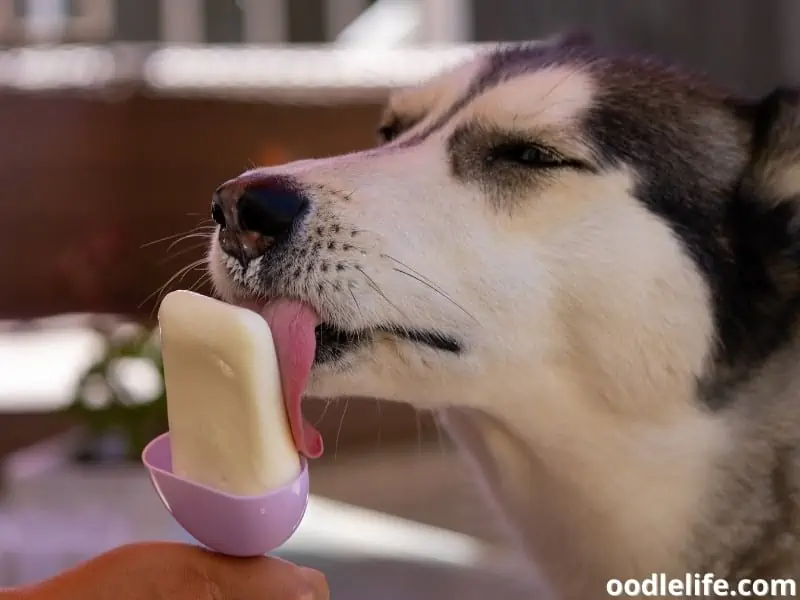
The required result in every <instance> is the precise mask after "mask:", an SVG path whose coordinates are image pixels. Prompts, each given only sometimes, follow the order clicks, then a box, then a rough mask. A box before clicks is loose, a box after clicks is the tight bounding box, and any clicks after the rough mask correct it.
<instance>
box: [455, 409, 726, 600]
mask: <svg viewBox="0 0 800 600" xmlns="http://www.w3.org/2000/svg"><path fill="white" fill-rule="evenodd" d="M518 416H519V419H520V420H519V421H516V422H515V423H509V422H503V421H501V420H499V419H497V418H495V417H492V416H490V415H489V414H487V413H486V412H483V411H477V410H471V409H457V408H453V409H447V410H444V411H442V413H441V415H440V417H441V420H442V421H443V423H444V424H445V426H446V427H447V429H448V430H449V432H450V434H451V435H452V437H453V438H454V440H455V441H456V443H457V444H458V445H459V446H460V447H461V449H462V450H464V453H465V455H467V456H468V457H469V458H470V459H471V462H473V463H474V466H476V467H477V469H478V470H479V471H480V475H481V479H482V480H483V481H484V483H485V484H486V486H487V491H488V493H489V496H490V498H491V499H492V500H493V501H494V502H495V503H496V505H497V508H499V510H500V512H501V514H502V516H503V517H504V520H505V521H506V523H507V524H508V525H509V526H510V530H511V531H510V533H511V534H512V536H513V539H515V540H516V541H517V542H518V543H519V544H520V545H521V550H522V551H523V552H525V553H526V554H527V555H528V556H529V557H530V558H531V559H532V562H533V563H534V564H536V565H537V566H538V568H540V569H541V570H542V574H543V575H544V578H545V580H546V581H547V582H548V583H549V584H550V585H551V586H552V588H553V592H554V593H553V595H554V597H555V598H558V600H572V599H575V600H578V599H580V600H592V599H594V598H605V597H607V595H606V583H607V581H608V580H609V579H611V578H617V579H622V580H624V579H627V578H637V579H642V578H644V577H648V576H649V575H651V574H652V573H653V572H659V573H661V572H665V573H667V576H673V575H674V576H678V577H682V576H683V572H684V564H683V563H682V560H681V559H682V557H683V554H684V545H685V544H686V541H687V539H688V538H689V537H690V535H691V528H692V526H693V524H694V521H695V519H697V518H698V515H700V514H701V513H702V505H703V501H704V490H705V489H706V487H707V486H706V485H705V482H706V481H708V480H710V470H711V468H712V462H713V458H714V457H715V456H717V455H718V447H719V444H720V442H721V436H719V435H718V432H716V431H714V427H713V424H712V423H710V422H697V423H694V424H691V423H687V422H686V421H681V422H676V423H674V424H672V425H671V424H669V423H665V424H662V426H661V427H659V428H658V429H653V430H646V429H643V428H642V427H641V426H639V425H635V424H631V427H630V430H629V431H627V432H625V431H621V430H620V427H621V422H620V420H619V418H618V417H616V418H615V422H614V423H613V426H612V424H611V423H609V424H608V427H604V424H603V422H602V420H598V421H597V422H595V423H594V424H593V425H592V426H591V427H590V428H580V430H575V429H573V430H571V431H570V430H566V429H562V430H561V431H559V428H561V427H566V425H565V424H564V423H559V422H557V421H555V420H554V421H553V422H551V423H549V424H543V423H528V422H525V421H524V415H518ZM543 427H546V428H547V430H548V434H547V435H545V436H541V435H537V434H536V433H534V432H538V433H541V432H542V431H543ZM531 434H533V435H531ZM575 435H579V436H582V437H573V438H572V439H570V437H571V436H575ZM559 438H560V441H559ZM688 438H691V440H689V439H688ZM698 444H700V445H701V446H704V447H705V448H706V452H705V453H704V454H705V457H707V460H703V459H698V454H697V453H698ZM645 531H646V532H647V534H646V535H642V532H645Z"/></svg>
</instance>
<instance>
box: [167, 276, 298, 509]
mask: <svg viewBox="0 0 800 600" xmlns="http://www.w3.org/2000/svg"><path fill="white" fill-rule="evenodd" d="M158 319H159V323H160V326H161V344H162V355H163V360H164V373H165V380H166V381H165V385H166V392H167V414H168V420H169V431H170V443H171V449H172V469H173V472H174V473H175V474H176V475H178V476H180V477H184V478H186V479H189V480H192V481H195V482H197V483H201V484H203V485H206V486H208V487H211V488H213V489H216V490H219V491H224V492H228V493H230V494H237V495H257V494H263V493H266V492H269V491H271V490H274V489H277V488H279V487H281V486H282V485H285V484H286V483H288V482H290V481H292V480H294V479H295V478H296V477H297V476H298V475H299V474H300V468H301V467H300V456H299V455H298V452H297V449H296V447H295V444H294V441H293V439H292V434H291V430H290V427H289V421H288V419H287V415H286V409H285V408H284V402H283V394H282V390H281V378H280V372H279V370H278V361H277V357H276V354H275V346H274V344H273V341H272V335H271V332H270V328H269V325H268V324H267V322H266V321H265V320H264V319H263V318H262V317H261V316H259V315H258V314H256V313H255V312H253V311H251V310H247V309H245V308H239V307H236V306H232V305H230V304H225V303H224V302H220V301H219V300H215V299H213V298H209V297H207V296H202V295H200V294H196V293H193V292H189V291H185V290H178V291H175V292H172V293H170V294H168V295H167V296H166V297H165V298H164V300H163V301H162V303H161V307H160V309H159V313H158Z"/></svg>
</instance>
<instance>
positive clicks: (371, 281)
mask: <svg viewBox="0 0 800 600" xmlns="http://www.w3.org/2000/svg"><path fill="white" fill-rule="evenodd" d="M355 269H356V271H358V272H359V273H361V274H362V275H363V276H364V279H365V280H366V282H367V285H368V286H369V287H371V288H372V289H373V290H374V291H375V293H376V294H378V295H379V296H380V297H381V298H383V299H384V300H385V301H386V303H387V304H388V305H389V306H391V307H392V308H393V309H395V310H396V311H397V312H398V313H400V316H402V317H403V318H404V319H406V320H408V317H407V316H406V314H405V313H404V312H403V311H402V310H401V309H400V307H398V306H397V305H396V304H395V303H394V302H392V301H391V300H389V298H388V297H387V296H386V294H384V293H383V290H382V289H381V288H380V286H379V285H378V284H377V283H375V280H374V279H372V277H370V276H369V275H367V273H366V272H365V271H364V269H362V268H361V267H358V266H356V267H355Z"/></svg>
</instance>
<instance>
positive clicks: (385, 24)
mask: <svg viewBox="0 0 800 600" xmlns="http://www.w3.org/2000/svg"><path fill="white" fill-rule="evenodd" d="M797 23H800V2H797V0H761V1H760V2H753V1H752V0H238V1H235V0H118V1H113V0H0V132H2V139H3V143H2V144H0V189H2V190H3V193H2V199H1V200H0V202H2V206H3V209H4V210H3V218H2V221H1V222H2V225H3V227H2V236H0V282H2V293H0V586H10V585H16V584H20V583H24V582H28V581H33V580H36V579H39V578H42V577H46V576H49V575H51V574H53V573H54V572H56V571H58V570H60V569H63V568H65V567H67V566H69V565H71V564H74V563H75V562H76V561H79V560H82V559H84V558H87V557H89V556H92V555H93V554H96V553H98V552H101V551H103V550H105V549H107V548H110V547H113V546H114V545H117V544H120V543H124V542H127V541H132V540H134V539H153V538H173V539H174V538H180V539H183V538H182V537H181V536H184V534H183V533H182V532H181V531H180V530H179V529H177V526H175V525H174V524H173V523H172V522H171V520H170V519H169V517H168V515H167V514H166V512H165V511H164V510H163V509H162V507H161V506H160V505H159V503H158V500H157V498H156V496H155V494H154V493H153V492H152V490H151V489H150V487H149V484H148V481H147V479H146V477H145V476H144V474H143V473H142V471H141V469H140V468H139V466H138V455H139V452H140V450H141V448H142V446H143V445H144V444H145V443H146V442H147V441H148V440H149V439H151V438H152V437H153V436H155V435H157V434H158V433H160V432H162V431H163V430H164V429H165V427H166V426H165V412H164V411H165V407H164V394H163V385H162V372H161V365H160V357H159V351H158V344H157V339H155V338H154V336H153V326H154V323H155V322H154V314H155V308H156V306H157V303H158V300H159V299H160V297H161V296H162V295H163V293H165V292H166V291H169V290H170V289H176V288H179V287H183V288H186V287H191V288H193V289H198V290H200V291H208V289H207V281H205V276H204V271H203V267H202V262H201V261H202V258H203V249H204V245H205V238H206V236H207V235H208V232H209V225H210V220H209V215H208V209H209V199H210V194H211V191H212V190H213V189H214V188H216V186H217V185H218V184H219V183H220V182H222V181H224V180H225V179H227V178H229V177H231V176H233V175H235V174H238V173H239V172H241V171H242V170H244V169H246V168H248V167H250V166H252V165H261V164H273V163H280V162H285V161H288V160H293V159H299V158H304V157H310V156H323V155H327V154H334V153H341V152H347V151H351V150H354V149H359V148H363V147H366V146H369V145H371V144H372V143H373V140H374V133H373V132H374V128H375V124H376V120H377V117H378V114H379V111H380V107H381V103H382V101H383V99H384V98H385V96H386V94H387V93H388V92H389V91H390V90H391V89H392V88H394V87H397V86H403V85H407V84H412V83H415V82H417V81H419V80H421V79H424V78H426V77H428V76H430V75H432V74H435V73H436V72H437V71H439V70H441V69H444V68H446V67H448V66H450V65H453V64H455V63H457V62H458V61H460V60H462V59H464V58H465V57H468V56H469V55H470V54H471V53H472V52H474V50H475V45H476V44H478V43H481V42H487V41H499V40H522V39H537V38H543V37H549V36H551V35H553V34H556V33H559V32H563V31H565V30H574V29H583V30H586V31H588V32H591V33H592V34H593V35H594V36H595V38H596V40H597V41H598V43H600V44H603V45H606V46H610V47H616V48H621V49H627V50H632V51H647V52H655V53H657V54H660V55H662V56H665V57H667V58H672V59H675V60H677V61H679V62H681V63H682V64H684V65H686V66H689V67H692V68H695V69H699V70H702V71H705V72H707V73H708V74H709V75H711V76H712V78H714V79H716V80H717V81H719V82H721V83H723V84H726V85H728V86H731V87H733V88H734V89H736V90H738V91H740V92H741V93H745V94H758V93H762V92H764V91H766V90H767V89H768V88H770V87H771V86H773V85H775V84H776V83H778V82H783V83H797V79H798V74H800V36H798V35H797V34H796V31H795V30H793V29H790V28H791V27H792V26H793V25H795V26H796V24H797ZM308 413H309V416H310V418H311V419H312V420H313V421H315V422H317V423H318V424H319V427H320V429H321V430H322V431H323V434H324V436H325V438H326V445H327V448H328V453H327V455H326V457H325V458H324V459H322V460H320V461H318V462H317V463H316V464H315V465H314V467H313V470H312V482H313V483H312V486H313V488H312V489H313V493H314V494H315V497H314V500H313V502H312V507H311V509H310V512H309V516H308V518H307V519H306V521H305V522H304V524H303V526H302V527H301V531H300V532H299V533H298V535H297V536H296V537H295V538H294V539H293V540H292V541H291V542H290V543H289V544H288V545H287V547H286V549H285V550H284V553H285V555H286V556H288V557H290V558H292V559H293V560H297V561H298V562H303V563H304V564H309V565H311V566H317V567H320V568H324V569H325V571H326V572H327V574H328V576H329V578H330V579H331V584H332V586H333V590H334V597H335V598H343V599H344V598H349V599H352V600H360V599H361V598H385V599H387V600H391V599H393V598H398V599H399V598H409V597H413V598H419V599H421V600H422V599H424V598H427V597H430V598H439V597H451V596H452V597H458V598H473V597H475V598H479V597H485V596H486V595H487V593H500V590H503V591H502V594H503V596H502V597H504V598H509V599H510V598H512V597H515V596H514V594H515V593H517V592H516V591H512V588H513V590H516V589H517V588H516V586H517V582H516V576H515V570H514V565H513V564H512V563H511V562H510V561H509V560H507V559H506V555H505V553H504V550H503V548H504V545H503V540H502V536H500V535H499V533H498V528H497V527H496V526H495V521H494V519H493V518H492V517H491V516H490V513H489V512H488V511H487V510H486V509H485V508H484V507H483V505H482V503H481V501H480V500H479V499H478V498H477V496H476V494H475V492H474V490H473V486H471V485H470V483H469V481H468V477H467V476H466V475H465V474H464V472H463V470H462V468H461V466H460V464H459V463H458V462H457V461H456V460H454V458H453V456H452V454H451V452H450V450H449V445H448V442H447V440H446V439H445V438H444V437H443V436H442V435H441V433H440V432H439V431H438V429H437V427H436V425H435V423H434V422H433V421H432V419H431V418H430V417H429V416H427V415H422V414H418V413H416V412H415V411H413V410H412V409H410V408H408V407H403V406H396V405H390V404H389V405H387V404H383V403H380V402H378V401H375V400H364V399H357V400H356V399H354V400H342V401H338V402H336V403H331V404H330V405H328V403H326V402H324V401H311V402H309V403H308ZM520 585H522V584H520ZM525 585H527V582H525ZM524 597H530V596H529V595H527V594H524Z"/></svg>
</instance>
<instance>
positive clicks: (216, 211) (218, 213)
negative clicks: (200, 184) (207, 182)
mask: <svg viewBox="0 0 800 600" xmlns="http://www.w3.org/2000/svg"><path fill="white" fill-rule="evenodd" d="M211 219H212V220H213V221H214V223H216V224H217V225H219V226H220V227H225V225H226V221H225V211H224V209H223V208H222V203H221V202H220V200H219V196H218V195H217V194H214V198H213V199H212V200H211Z"/></svg>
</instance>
